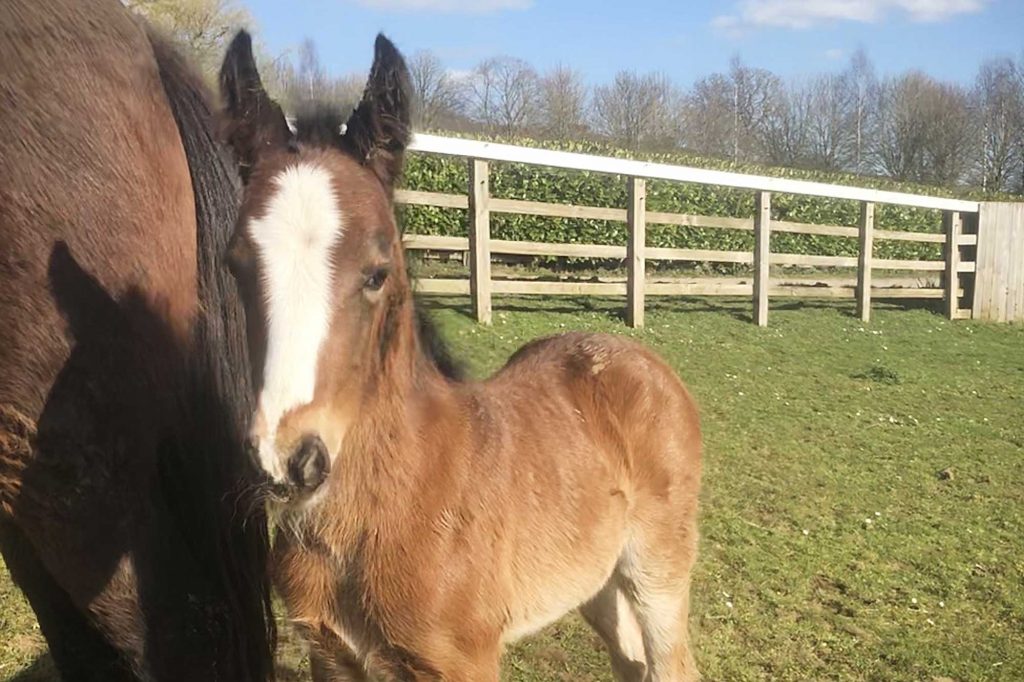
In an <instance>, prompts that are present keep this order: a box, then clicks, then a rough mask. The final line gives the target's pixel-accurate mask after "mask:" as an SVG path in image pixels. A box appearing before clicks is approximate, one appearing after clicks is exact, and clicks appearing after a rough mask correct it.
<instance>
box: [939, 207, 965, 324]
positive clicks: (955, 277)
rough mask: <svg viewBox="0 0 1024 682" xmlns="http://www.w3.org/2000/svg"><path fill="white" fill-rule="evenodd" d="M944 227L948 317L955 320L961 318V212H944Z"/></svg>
mask: <svg viewBox="0 0 1024 682" xmlns="http://www.w3.org/2000/svg"><path fill="white" fill-rule="evenodd" d="M942 222H943V226H944V227H945V228H946V229H945V232H946V282H945V285H946V316H947V317H949V319H951V320H955V319H956V318H957V317H958V316H959V310H960V296H959V295H958V294H957V292H959V291H960V272H959V270H960V234H961V233H962V232H963V219H962V218H961V217H960V211H943V212H942Z"/></svg>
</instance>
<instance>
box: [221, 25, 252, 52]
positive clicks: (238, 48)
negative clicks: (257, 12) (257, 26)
mask: <svg viewBox="0 0 1024 682" xmlns="http://www.w3.org/2000/svg"><path fill="white" fill-rule="evenodd" d="M239 52H241V53H242V54H245V53H251V52H252V36H251V35H249V32H248V31H246V30H245V29H244V28H243V29H239V31H238V33H236V34H235V37H234V38H232V39H231V44H230V45H228V51H227V54H228V56H233V55H237V54H238V53H239Z"/></svg>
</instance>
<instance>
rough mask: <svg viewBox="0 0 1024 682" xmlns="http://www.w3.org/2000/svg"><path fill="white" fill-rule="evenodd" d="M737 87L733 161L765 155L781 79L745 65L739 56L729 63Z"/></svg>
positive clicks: (735, 87)
mask: <svg viewBox="0 0 1024 682" xmlns="http://www.w3.org/2000/svg"><path fill="white" fill-rule="evenodd" d="M729 78H730V79H731V80H732V87H733V110H732V115H733V160H735V161H738V160H739V159H740V157H741V156H742V157H744V158H747V159H751V160H754V159H758V160H759V159H761V158H763V157H764V147H765V142H766V135H768V134H769V133H768V132H767V131H768V129H769V125H770V124H769V121H768V117H769V115H770V114H771V107H772V105H773V100H774V101H778V99H779V92H780V90H781V87H782V86H781V82H780V81H779V78H778V76H776V75H775V74H773V73H772V72H770V71H767V70H766V69H756V68H752V67H749V66H746V65H745V64H743V62H742V61H741V60H740V58H739V57H738V56H736V57H733V58H732V61H731V62H730V63H729Z"/></svg>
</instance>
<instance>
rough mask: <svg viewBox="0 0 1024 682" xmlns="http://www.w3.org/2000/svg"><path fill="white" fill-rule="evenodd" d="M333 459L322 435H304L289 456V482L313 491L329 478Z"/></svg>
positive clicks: (299, 487) (302, 489)
mask: <svg viewBox="0 0 1024 682" xmlns="http://www.w3.org/2000/svg"><path fill="white" fill-rule="evenodd" d="M330 471H331V461H330V459H329V458H328V457H327V446H326V445H324V442H323V441H322V440H320V436H315V435H308V436H304V437H303V438H302V440H301V441H300V442H299V446H298V448H296V449H295V452H293V453H292V456H291V457H289V458H288V482H289V483H291V484H292V485H293V486H295V487H296V488H298V489H299V490H301V491H304V492H312V491H314V490H316V489H317V488H319V487H320V485H321V484H322V483H323V482H324V481H325V480H327V474H329V473H330Z"/></svg>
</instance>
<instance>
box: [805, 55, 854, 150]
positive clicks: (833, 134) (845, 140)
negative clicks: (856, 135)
mask: <svg viewBox="0 0 1024 682" xmlns="http://www.w3.org/2000/svg"><path fill="white" fill-rule="evenodd" d="M805 96H806V97H807V106H808V111H807V117H808V118H807V139H806V152H805V155H806V160H807V163H808V164H809V165H810V166H811V167H813V168H819V169H822V170H840V169H841V168H843V167H844V165H845V164H846V163H848V162H849V159H850V157H851V149H852V145H851V144H850V141H851V139H852V137H851V135H849V133H848V130H849V128H848V127H847V117H846V113H847V108H848V107H847V106H846V101H845V100H844V97H843V88H842V81H841V77H838V76H833V75H825V76H819V77H817V78H815V79H814V80H812V81H811V82H810V84H809V85H808V86H807V92H806V95H805Z"/></svg>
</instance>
